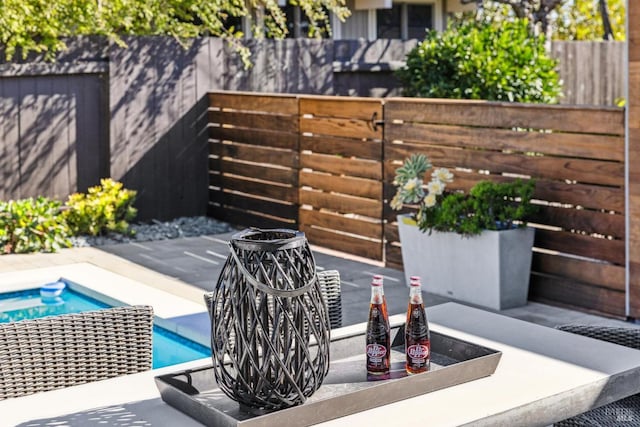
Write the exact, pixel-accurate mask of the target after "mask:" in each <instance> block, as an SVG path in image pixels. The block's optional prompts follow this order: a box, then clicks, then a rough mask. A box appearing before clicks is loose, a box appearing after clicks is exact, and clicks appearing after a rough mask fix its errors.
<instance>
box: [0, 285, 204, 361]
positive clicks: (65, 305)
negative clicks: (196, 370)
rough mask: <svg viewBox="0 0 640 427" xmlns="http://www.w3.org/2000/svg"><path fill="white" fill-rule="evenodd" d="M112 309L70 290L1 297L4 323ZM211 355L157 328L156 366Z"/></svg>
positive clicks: (8, 294)
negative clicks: (43, 295)
mask: <svg viewBox="0 0 640 427" xmlns="http://www.w3.org/2000/svg"><path fill="white" fill-rule="evenodd" d="M108 307H110V306H109V305H107V304H104V303H103V302H101V301H98V300H96V299H93V298H90V297H88V296H86V295H83V294H81V293H78V292H75V291H73V290H71V289H69V287H67V288H66V289H65V290H64V291H63V292H62V294H61V295H60V296H59V297H56V298H44V299H43V298H41V296H40V290H39V289H30V290H26V291H19V292H9V293H3V294H0V323H6V322H16V321H19V320H25V319H37V318H40V317H45V316H55V315H59V314H66V313H79V312H82V311H89V310H99V309H102V308H108ZM209 356H211V351H210V350H209V348H208V347H205V346H203V345H200V344H198V343H196V342H194V341H191V340H188V339H186V338H184V337H182V336H180V335H177V334H175V333H173V332H171V331H168V330H167V329H164V328H160V327H158V326H154V327H153V367H154V368H162V367H164V366H171V365H175V364H178V363H183V362H189V361H191V360H196V359H202V358H205V357H209Z"/></svg>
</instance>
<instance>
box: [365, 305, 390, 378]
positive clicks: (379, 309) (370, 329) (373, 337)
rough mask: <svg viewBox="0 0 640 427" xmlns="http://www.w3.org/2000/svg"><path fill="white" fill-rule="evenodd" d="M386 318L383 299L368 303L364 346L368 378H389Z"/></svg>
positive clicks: (385, 306)
mask: <svg viewBox="0 0 640 427" xmlns="http://www.w3.org/2000/svg"><path fill="white" fill-rule="evenodd" d="M387 319H388V317H387V305H386V303H385V302H384V300H383V301H382V302H381V303H372V304H371V305H370V308H369V323H368V326H367V347H366V354H367V378H368V379H387V378H389V368H390V365H391V363H390V362H391V336H390V331H389V324H388V321H387Z"/></svg>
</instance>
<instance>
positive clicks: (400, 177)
mask: <svg viewBox="0 0 640 427" xmlns="http://www.w3.org/2000/svg"><path fill="white" fill-rule="evenodd" d="M429 169H431V164H430V163H429V161H428V159H427V158H426V157H425V156H424V155H422V154H414V155H412V156H411V157H409V158H408V159H406V160H405V162H404V164H403V165H402V167H400V168H398V169H396V175H395V179H394V181H393V184H394V185H395V186H396V194H395V196H394V197H393V199H392V200H391V207H392V208H393V209H395V210H400V209H402V208H403V207H404V205H405V204H413V205H418V211H417V212H416V213H415V214H414V219H415V220H416V223H417V225H418V228H419V229H420V230H421V231H423V232H431V230H436V231H451V232H455V233H458V234H464V235H475V234H480V233H481V232H482V231H483V230H507V229H511V228H516V227H523V226H525V225H526V220H527V219H528V218H529V217H530V216H531V215H532V214H533V213H535V211H536V210H537V206H536V205H533V204H532V203H531V198H532V196H533V191H534V189H535V182H534V181H533V180H528V181H523V180H521V179H516V180H514V181H511V182H505V183H497V182H492V181H480V182H478V183H477V184H476V185H475V186H474V187H473V188H471V190H470V191H469V192H468V194H465V193H462V192H456V191H453V192H452V191H448V190H447V184H449V183H451V182H453V174H452V173H451V172H450V171H449V170H448V169H446V168H440V169H436V170H435V171H434V172H433V173H432V174H431V179H430V181H429V182H428V183H427V184H426V185H424V181H423V178H424V175H425V173H426V172H427V171H428V170H429Z"/></svg>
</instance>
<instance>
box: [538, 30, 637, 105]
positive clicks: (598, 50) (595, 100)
mask: <svg viewBox="0 0 640 427" xmlns="http://www.w3.org/2000/svg"><path fill="white" fill-rule="evenodd" d="M625 50H626V43H625V42H608V41H553V42H551V56H552V57H553V58H555V59H557V60H558V74H559V75H560V79H561V80H562V92H563V97H562V98H561V99H560V103H561V104H567V105H575V104H580V105H609V106H613V105H616V101H617V100H619V99H622V98H624V97H625V90H626V87H627V82H626V80H627V76H626V73H625V59H624V56H625Z"/></svg>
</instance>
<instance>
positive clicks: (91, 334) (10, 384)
mask: <svg viewBox="0 0 640 427" xmlns="http://www.w3.org/2000/svg"><path fill="white" fill-rule="evenodd" d="M152 333H153V309H152V307H149V306H134V307H114V308H108V309H104V310H95V311H88V312H84V313H77V314H63V315H59V316H50V317H43V318H40V319H33V320H23V321H20V322H12V323H2V324H0V400H2V399H7V398H11V397H18V396H23V395H27V394H32V393H37V392H41V391H48V390H54V389H58V388H63V387H68V386H72V385H77V384H84V383H88V382H91V381H97V380H102V379H106V378H111V377H116V376H120V375H125V374H131V373H136V372H141V371H146V370H149V369H151V363H152V357H153V351H152Z"/></svg>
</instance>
